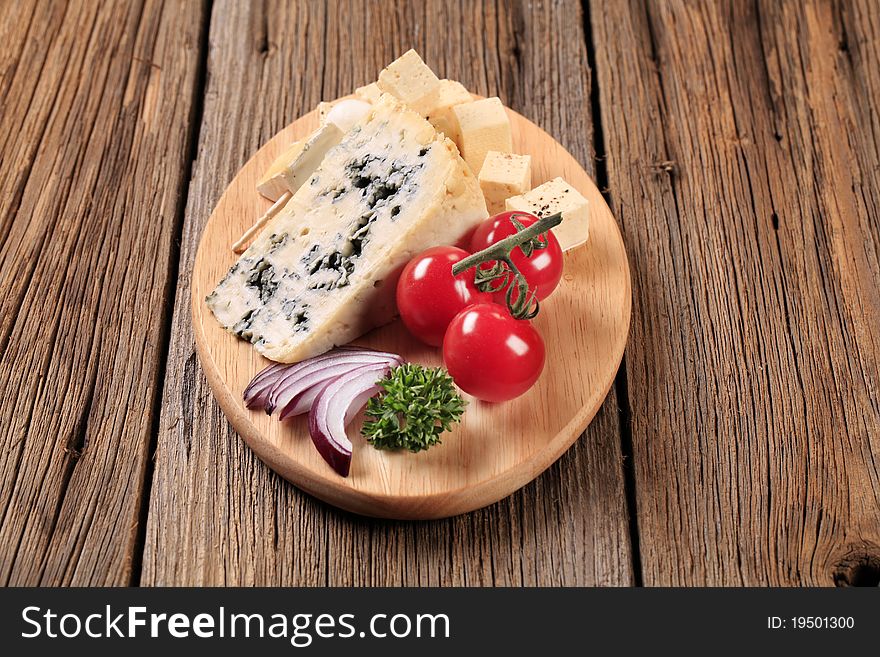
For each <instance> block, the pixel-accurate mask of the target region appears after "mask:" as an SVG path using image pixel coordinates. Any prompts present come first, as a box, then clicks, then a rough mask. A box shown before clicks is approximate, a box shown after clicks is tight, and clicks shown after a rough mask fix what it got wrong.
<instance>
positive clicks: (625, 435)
mask: <svg viewBox="0 0 880 657" xmlns="http://www.w3.org/2000/svg"><path fill="white" fill-rule="evenodd" d="M590 1H591V0H581V11H582V12H583V20H584V43H585V45H586V48H587V62H588V63H589V66H590V108H591V109H590V115H591V118H592V120H593V153H594V154H595V155H594V158H595V160H596V186H597V187H598V188H599V191H600V192H602V196H603V197H605V201H606V202H607V203H608V207H610V208H612V210H613V208H614V205H612V202H611V200H612V199H611V190H610V189H609V187H608V167H607V164H606V160H607V157H606V155H605V135H604V132H603V131H604V127H603V126H602V107H601V103H600V95H601V92H600V90H599V78H598V76H597V75H596V44H595V41H594V38H593V25H592V23H591V18H590ZM625 246H626V240H625V239H624V247H625ZM614 392H615V394H616V395H617V403H618V409H617V415H618V419H619V422H620V453H621V456H622V458H623V487H624V494H625V496H626V514H627V518H628V520H629V544H630V545H629V547H630V556H631V558H632V572H633V584H634V585H635V586H643V582H642V556H641V549H640V546H639V518H638V507H637V506H636V499H637V498H636V477H635V469H634V465H633V444H632V410H631V408H630V404H629V386H628V385H627V381H626V352H625V351H624V354H623V358H622V359H621V361H620V367H619V368H618V370H617V376H616V377H615V379H614Z"/></svg>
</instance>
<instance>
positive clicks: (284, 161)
mask: <svg viewBox="0 0 880 657" xmlns="http://www.w3.org/2000/svg"><path fill="white" fill-rule="evenodd" d="M342 135H343V132H342V130H340V129H339V126H337V125H336V124H335V123H325V124H324V125H322V126H321V127H320V128H318V129H317V130H315V132H313V133H312V134H311V135H309V137H308V138H307V139H304V140H303V141H298V142H294V143H293V144H291V145H290V146H289V147H288V148H287V149H285V151H284V152H283V153H281V155H279V156H278V157H277V158H275V161H274V162H273V163H272V165H271V166H270V167H269V168H268V169H267V170H266V173H264V174H263V177H262V178H261V179H260V181H259V182H258V183H257V191H258V192H260V194H262V195H263V196H265V197H266V198H268V199H270V200H272V201H277V200H278V199H279V198H280V197H281V196H282V195H283V194H284V193H285V192H290V193H291V194H295V193H296V190H298V189H299V187H300V185H302V184H303V183H304V182H305V181H306V180H308V179H309V176H311V175H312V173H314V171H315V169H317V168H318V166H319V165H320V164H321V161H322V160H323V159H324V156H325V155H326V154H327V151H329V150H330V149H331V148H333V147H334V146H336V144H338V143H339V142H340V141H342Z"/></svg>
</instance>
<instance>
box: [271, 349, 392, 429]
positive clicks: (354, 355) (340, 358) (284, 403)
mask: <svg viewBox="0 0 880 657" xmlns="http://www.w3.org/2000/svg"><path fill="white" fill-rule="evenodd" d="M402 362H403V359H401V358H400V356H397V355H395V354H389V353H385V352H381V351H353V350H352V351H343V352H341V353H337V354H334V355H333V357H332V358H325V359H322V360H320V361H315V362H312V363H309V364H308V365H306V366H305V367H302V368H300V369H298V370H297V371H296V372H294V373H292V374H289V375H287V376H285V377H283V378H281V379H278V380H277V381H276V383H275V385H274V386H273V387H272V390H271V391H270V392H269V395H268V399H267V402H266V412H267V413H269V414H271V413H273V412H274V411H275V410H276V409H281V419H282V420H283V419H284V418H286V417H290V416H292V415H297V414H299V413H305V412H306V411H308V410H309V406H310V405H311V401H312V400H313V399H314V398H315V394H311V395H308V394H307V393H308V392H309V391H310V390H311V389H312V388H314V387H315V386H320V385H321V384H322V383H323V382H325V381H327V380H329V379H333V378H335V377H337V376H340V375H342V374H345V373H346V372H348V371H350V370H353V369H355V368H356V367H360V366H361V365H369V364H371V363H393V364H395V365H399V364H401V363H402ZM313 392H317V391H313ZM303 406H305V407H304V408H303Z"/></svg>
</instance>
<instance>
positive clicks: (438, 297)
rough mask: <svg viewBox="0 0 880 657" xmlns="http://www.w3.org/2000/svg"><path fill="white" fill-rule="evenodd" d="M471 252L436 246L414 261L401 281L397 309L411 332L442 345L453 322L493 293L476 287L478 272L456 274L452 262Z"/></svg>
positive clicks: (398, 284)
mask: <svg viewBox="0 0 880 657" xmlns="http://www.w3.org/2000/svg"><path fill="white" fill-rule="evenodd" d="M468 255H470V254H469V253H468V252H467V251H465V250H464V249H459V248H457V247H454V246H435V247H433V248H430V249H428V250H426V251H422V252H421V253H420V254H419V255H417V256H416V257H415V258H413V259H412V260H410V261H409V262H408V263H407V265H406V267H404V269H403V273H401V275H400V279H399V280H398V282H397V309H398V310H399V311H400V317H401V319H402V320H403V323H404V324H405V325H406V328H407V329H409V332H410V333H412V334H413V335H414V336H415V337H417V338H418V339H419V340H421V341H422V342H425V343H427V344H429V345H432V346H435V347H439V346H440V345H441V344H443V335H444V334H445V333H446V327H447V326H449V322H451V321H452V318H453V317H455V316H456V315H457V314H458V313H459V312H460V311H461V310H463V309H464V308H467V307H468V306H469V305H471V304H472V303H478V302H484V301H490V300H491V299H492V295H490V294H486V293H484V292H480V291H479V290H477V288H476V287H474V271H473V269H471V270H469V271H465V272H462V273H461V274H459V275H458V276H453V275H452V265H454V264H455V263H456V262H458V261H459V260H463V259H464V258H466V257H467V256H468Z"/></svg>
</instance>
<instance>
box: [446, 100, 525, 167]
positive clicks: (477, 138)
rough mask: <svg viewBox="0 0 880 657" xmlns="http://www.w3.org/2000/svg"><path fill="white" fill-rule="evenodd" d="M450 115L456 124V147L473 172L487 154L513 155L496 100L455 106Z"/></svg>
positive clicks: (507, 128) (504, 114)
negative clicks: (457, 139) (457, 136)
mask: <svg viewBox="0 0 880 657" xmlns="http://www.w3.org/2000/svg"><path fill="white" fill-rule="evenodd" d="M452 113H453V115H454V116H455V119H456V122H457V123H458V135H459V142H458V148H459V150H460V151H461V156H462V157H463V158H464V161H465V162H467V163H468V165H469V166H470V168H471V171H473V172H474V173H479V171H480V169H482V168H483V160H485V159H486V153H488V152H489V151H498V152H499V153H512V152H513V140H512V139H511V136H510V121H509V120H508V118H507V112H506V111H505V110H504V105H502V104H501V101H500V100H499V99H498V98H497V97H495V98H485V99H483V100H474V101H471V102H469V103H463V104H461V105H456V106H454V107H453V108H452Z"/></svg>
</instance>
